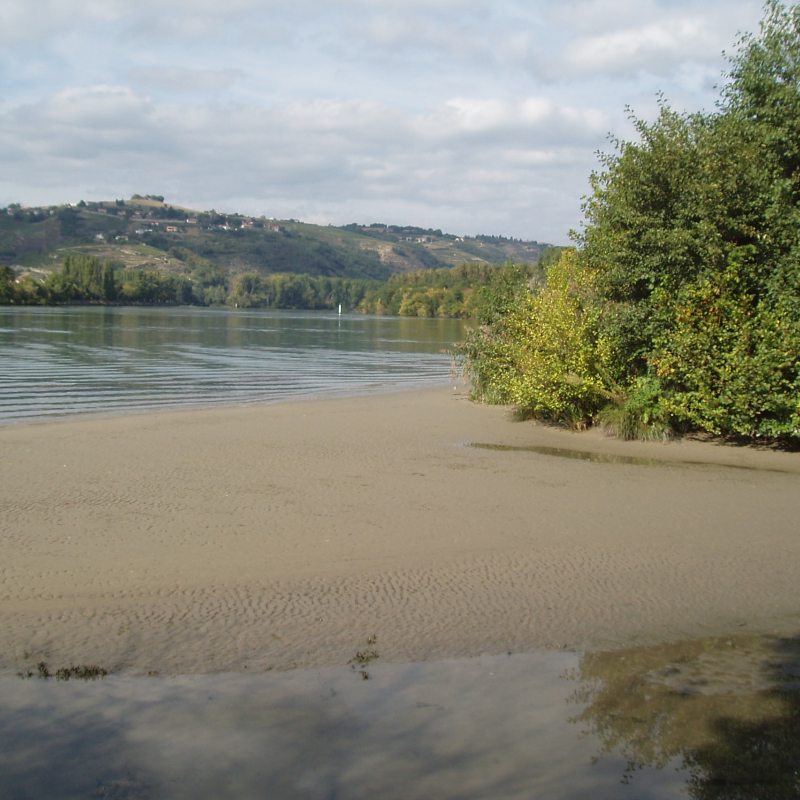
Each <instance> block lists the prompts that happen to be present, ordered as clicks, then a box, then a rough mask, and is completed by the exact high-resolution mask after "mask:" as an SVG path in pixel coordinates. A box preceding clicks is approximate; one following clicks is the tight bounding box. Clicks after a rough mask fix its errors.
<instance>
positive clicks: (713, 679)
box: [571, 638, 800, 800]
mask: <svg viewBox="0 0 800 800" xmlns="http://www.w3.org/2000/svg"><path fill="white" fill-rule="evenodd" d="M571 677H572V678H573V679H574V680H575V681H577V682H579V684H580V686H579V688H578V689H576V691H575V692H574V693H573V695H572V698H571V700H572V702H574V703H575V704H576V705H578V706H579V707H580V711H579V712H578V713H576V714H575V716H574V717H573V721H575V722H577V723H578V724H580V725H581V726H582V728H583V729H584V731H585V732H586V733H587V734H588V735H590V736H591V737H592V738H596V739H598V740H599V741H600V748H599V752H600V753H615V754H617V753H619V754H622V755H623V756H624V757H625V759H626V760H627V762H628V766H627V768H626V773H625V774H626V779H627V780H629V781H631V782H633V781H636V780H638V775H637V770H640V769H642V768H643V767H657V768H659V769H661V768H664V767H665V766H666V765H668V764H674V763H675V761H676V759H677V760H679V761H680V763H681V766H682V768H683V770H685V772H686V773H687V784H686V793H687V794H688V796H689V797H691V798H694V799H695V800H782V799H783V798H787V799H788V798H798V797H800V694H798V688H800V681H799V680H798V679H799V678H800V640H797V639H784V640H773V641H769V640H766V639H763V638H733V639H708V640H702V641H696V642H689V643H682V644H677V645H667V646H660V647H651V648H645V649H635V650H624V651H617V652H611V653H592V654H587V655H585V656H583V657H582V658H581V662H580V665H579V667H578V668H577V669H576V670H575V671H574V672H573V673H572V674H571Z"/></svg>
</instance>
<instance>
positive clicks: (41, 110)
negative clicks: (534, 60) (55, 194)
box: [0, 86, 599, 239]
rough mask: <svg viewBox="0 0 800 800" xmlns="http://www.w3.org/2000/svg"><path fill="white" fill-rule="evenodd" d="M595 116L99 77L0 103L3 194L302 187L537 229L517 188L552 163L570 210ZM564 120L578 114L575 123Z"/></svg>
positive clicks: (200, 194) (341, 199)
mask: <svg viewBox="0 0 800 800" xmlns="http://www.w3.org/2000/svg"><path fill="white" fill-rule="evenodd" d="M595 118H597V112H592V111H579V110H575V109H569V108H562V107H559V106H558V105H557V104H555V103H552V102H551V101H547V100H546V99H542V98H530V99H527V100H524V101H521V102H518V103H509V102H507V101H500V100H496V99H484V100H475V99H470V98H459V99H457V100H453V101H451V102H449V103H445V104H443V105H441V106H440V107H438V108H436V109H433V110H431V111H430V112H425V113H422V114H414V113H409V112H407V111H404V110H402V109H399V108H396V107H392V106H388V105H386V104H378V103H366V102H358V101H333V100H330V101H321V100H320V101H314V102H310V103H292V104H289V105H284V106H280V107H275V108H267V107H252V106H242V105H239V106H233V105H225V106H222V105H219V106H187V105H183V104H166V103H158V102H156V101H154V100H153V99H152V98H150V97H148V96H147V95H146V94H143V93H141V92H135V91H132V90H131V89H128V88H125V87H112V86H97V87H91V88H88V89H83V90H68V91H65V92H62V93H59V94H58V95H56V96H54V97H51V98H49V99H47V100H46V101H43V102H41V103H37V104H30V105H26V106H22V107H18V108H16V109H14V110H12V111H10V112H7V113H6V114H3V115H0V153H2V155H0V173H2V174H3V176H4V184H5V186H4V191H5V193H6V194H8V193H12V194H14V195H15V196H16V195H17V194H19V192H20V191H23V193H24V187H25V186H28V187H38V188H39V190H40V191H42V192H44V191H52V189H53V187H55V186H70V185H72V186H80V187H83V186H94V187H96V188H97V189H98V190H100V189H101V188H102V190H103V192H105V193H106V194H108V196H119V194H120V192H121V191H123V190H124V191H125V192H127V193H132V192H135V191H140V192H141V191H149V189H148V187H158V191H165V192H167V193H168V194H171V195H172V196H173V197H175V196H178V195H179V196H180V197H181V199H183V200H185V201H187V202H189V201H191V202H193V203H195V204H198V203H199V204H202V203H203V202H204V201H206V202H212V203H216V204H218V205H220V206H221V205H224V203H223V202H222V201H221V198H226V197H227V198H231V197H242V196H246V197H250V198H260V203H261V205H262V207H263V206H264V205H269V204H270V203H273V204H274V203H284V204H286V207H297V206H302V205H303V204H304V203H305V205H306V206H308V204H309V200H310V199H311V198H313V204H314V205H316V206H320V205H324V206H325V207H326V208H327V209H328V210H329V213H331V214H334V215H338V216H339V221H346V218H345V217H344V216H343V215H344V214H345V210H346V213H347V215H348V216H353V215H354V214H355V215H357V216H359V217H360V218H364V219H365V218H366V217H368V216H374V215H375V214H378V215H379V216H380V215H383V216H387V217H389V216H392V211H393V210H396V209H399V208H408V207H415V208H416V212H415V213H416V216H417V218H419V217H420V216H421V215H424V216H425V219H426V220H427V222H428V223H429V224H433V223H434V222H436V219H437V216H436V215H437V213H439V212H441V213H443V214H444V213H446V214H447V215H449V216H450V217H451V223H456V219H455V217H456V213H455V210H454V209H455V207H456V206H458V208H459V209H460V211H459V212H458V213H461V214H463V218H464V219H467V218H474V219H476V220H477V219H480V218H482V215H483V216H487V215H488V216H490V217H494V218H495V222H496V223H497V222H498V218H503V224H502V229H503V230H505V231H506V232H508V233H512V232H513V234H514V235H533V234H534V233H535V234H536V235H538V236H540V237H541V236H542V235H543V234H542V233H541V231H539V230H535V228H534V225H533V223H532V221H531V220H530V214H531V209H527V211H526V213H525V215H524V218H518V217H519V212H518V211H514V210H513V209H514V202H517V201H512V200H511V198H517V200H518V198H519V196H520V192H521V191H523V190H522V188H521V187H526V189H525V190H524V191H526V192H527V193H528V195H530V194H531V193H534V194H535V193H536V192H540V191H541V190H540V189H538V188H536V187H537V185H541V184H544V183H546V182H547V181H549V180H551V178H552V173H553V171H555V173H559V172H560V173H561V177H560V180H559V183H560V184H561V185H562V187H564V189H566V187H569V186H572V187H573V191H572V193H571V195H570V194H569V193H568V192H566V193H565V194H564V196H563V197H562V203H563V204H564V205H572V207H573V210H572V214H573V217H574V214H575V211H576V210H577V204H578V197H579V194H580V192H581V191H582V187H583V184H584V183H585V176H586V175H587V174H588V169H589V168H590V160H591V158H590V157H588V158H587V154H588V153H591V148H590V149H587V148H586V147H585V146H584V145H585V144H586V143H587V142H591V143H594V144H596V143H597V131H598V130H599V128H598V127H597V126H596V125H594V127H592V124H591V120H592V119H595ZM575 120H583V121H589V122H587V125H586V126H584V127H580V126H578V125H575V124H574V121H575ZM587 131H588V133H587ZM476 136H477V137H478V142H477V145H476V141H475V137H476ZM592 137H594V141H592ZM542 170H545V171H547V172H548V177H547V179H545V176H544V175H543V174H540V173H541V171H542ZM153 190H154V191H155V189H153ZM523 193H524V192H523ZM64 199H72V200H74V199H75V197H74V196H70V197H69V198H64ZM487 203H488V204H490V205H491V211H488V210H487V208H486V204H487ZM272 208H273V211H272V213H275V210H274V206H273V207H272ZM242 210H246V211H247V210H249V211H253V212H255V211H261V210H264V209H263V208H252V207H251V208H248V209H242ZM551 210H552V209H551ZM441 224H445V220H443V221H442V222H441V223H438V224H437V225H436V227H439V225H441ZM462 225H463V223H462ZM481 229H482V230H487V228H485V227H483V226H482V227H481ZM550 235H551V238H556V237H557V236H558V235H559V233H558V231H557V230H551V231H550ZM563 235H564V231H561V233H560V236H561V239H563Z"/></svg>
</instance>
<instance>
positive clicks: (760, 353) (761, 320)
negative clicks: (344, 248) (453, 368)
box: [462, 1, 800, 442]
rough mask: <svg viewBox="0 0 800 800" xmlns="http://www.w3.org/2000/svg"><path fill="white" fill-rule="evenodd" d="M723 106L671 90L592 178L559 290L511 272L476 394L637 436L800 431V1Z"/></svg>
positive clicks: (501, 290)
mask: <svg viewBox="0 0 800 800" xmlns="http://www.w3.org/2000/svg"><path fill="white" fill-rule="evenodd" d="M730 65H731V68H730V73H729V75H728V76H727V78H728V82H727V83H726V84H725V86H724V88H723V90H722V92H721V96H720V100H719V103H718V107H717V109H716V110H715V111H714V112H711V113H696V114H686V113H679V112H677V111H675V110H673V109H671V108H670V107H669V106H668V105H667V104H666V102H662V104H661V112H660V114H659V116H658V118H657V119H656V120H655V122H653V123H652V124H649V123H646V122H643V121H641V120H639V121H637V122H636V126H637V130H638V139H637V141H632V142H628V141H617V142H615V145H616V151H615V152H614V153H612V154H610V155H607V156H605V157H604V158H603V160H602V170H601V171H600V172H598V173H596V174H595V175H593V176H592V187H593V192H592V194H591V196H590V197H589V199H588V201H587V202H586V204H585V206H584V210H585V214H586V224H585V227H584V230H583V232H582V234H581V235H579V236H577V238H576V242H575V244H576V246H577V247H576V248H575V249H573V250H570V251H566V252H565V253H564V254H562V257H561V259H560V261H559V262H558V263H557V264H555V265H553V266H550V267H549V268H548V270H547V285H546V287H541V286H533V287H531V285H530V282H529V281H528V280H526V276H525V275H523V274H519V275H517V276H511V277H509V275H504V276H503V277H502V279H500V280H498V281H497V282H496V283H495V284H494V285H493V287H492V289H491V291H490V292H488V293H487V295H486V297H487V301H486V302H485V303H484V305H483V306H482V307H481V308H480V309H479V310H478V313H477V316H478V319H479V322H480V325H479V327H477V328H476V329H475V330H474V331H472V333H471V334H470V337H469V339H468V341H467V342H465V343H464V346H463V348H462V355H463V357H464V359H465V367H466V369H467V370H468V371H469V373H470V374H471V375H472V379H473V383H474V387H475V392H476V395H477V396H479V397H481V398H483V399H485V400H487V401H489V402H502V403H515V404H517V405H518V406H519V408H520V411H521V413H523V414H526V415H529V416H533V417H538V418H543V419H549V420H555V421H559V422H564V423H567V424H570V425H573V426H577V427H583V426H586V425H590V424H593V423H599V424H602V425H604V426H605V427H606V428H607V429H608V430H610V431H613V432H615V433H618V434H620V435H622V436H626V437H644V438H665V437H669V436H671V435H674V434H675V433H679V432H681V431H688V430H700V431H708V432H711V433H715V434H728V435H745V436H764V437H781V438H784V439H791V440H793V441H795V442H797V441H798V440H800V206H798V203H799V202H800V127H798V120H800V8H798V7H796V6H791V7H788V8H787V7H785V6H783V5H782V4H780V3H778V2H772V1H771V2H768V3H767V6H766V15H765V18H764V20H763V22H762V25H761V30H760V32H759V33H758V34H755V35H745V36H743V37H742V38H741V40H740V41H739V42H738V47H737V50H736V53H735V54H734V55H733V57H732V58H731V59H730Z"/></svg>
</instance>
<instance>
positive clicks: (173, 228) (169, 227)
mask: <svg viewBox="0 0 800 800" xmlns="http://www.w3.org/2000/svg"><path fill="white" fill-rule="evenodd" d="M177 232H178V229H177V227H176V226H175V225H167V233H177Z"/></svg>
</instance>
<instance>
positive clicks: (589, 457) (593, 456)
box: [468, 442, 792, 474]
mask: <svg viewBox="0 0 800 800" xmlns="http://www.w3.org/2000/svg"><path fill="white" fill-rule="evenodd" d="M468 447H475V448H477V449H478V450H501V451H521V452H526V453H538V454H539V455H542V456H556V457H557V458H576V459H578V460H579V461H594V462H596V463H598V464H638V465H641V466H645V467H713V468H717V469H745V470H751V471H753V470H755V471H758V472H781V473H784V474H786V473H790V474H791V472H792V471H791V470H788V469H787V470H783V469H775V468H772V467H751V466H748V465H746V464H717V463H714V462H711V461H667V460H664V459H660V458H639V457H638V456H622V455H615V454H613V453H592V452H590V451H588V450H571V449H569V448H566V447H546V446H544V445H511V444H486V443H484V442H470V443H469V445H468Z"/></svg>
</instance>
